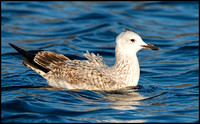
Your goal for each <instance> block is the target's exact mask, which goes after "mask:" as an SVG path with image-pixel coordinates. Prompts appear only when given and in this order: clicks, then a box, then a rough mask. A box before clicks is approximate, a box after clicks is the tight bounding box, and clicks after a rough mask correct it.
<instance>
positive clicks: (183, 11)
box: [1, 1, 199, 123]
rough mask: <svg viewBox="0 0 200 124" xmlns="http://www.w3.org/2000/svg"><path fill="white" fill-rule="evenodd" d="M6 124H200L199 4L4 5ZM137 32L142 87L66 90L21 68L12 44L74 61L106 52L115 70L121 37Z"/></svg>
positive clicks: (3, 101)
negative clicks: (142, 43)
mask: <svg viewBox="0 0 200 124" xmlns="http://www.w3.org/2000/svg"><path fill="white" fill-rule="evenodd" d="M1 8H2V9H1V26H2V28H1V40H2V42H1V67H2V68H1V119H2V122H24V123H26V122H141V123H150V122H165V123H167V122H179V123H181V122H199V77H198V75H199V56H198V54H199V52H198V50H199V40H198V39H199V28H198V27H199V2H194V1H190V2H181V1H179V2H170V1H166V2H158V1H155V2H150V1H146V2H114V1H113V2H53V1H51V2H46V1H43V2H25V1H24V2H6V1H4V2H1ZM126 29H128V30H134V31H136V32H137V33H138V34H139V35H141V36H142V38H143V40H144V41H145V42H147V43H151V44H155V45H156V46H158V47H159V49H160V51H158V52H157V51H150V50H144V49H143V50H141V51H139V52H138V54H137V55H138V59H139V62H140V67H141V74H140V80H139V85H138V87H135V88H133V87H129V88H127V89H123V90H119V91H110V92H105V91H89V90H63V89H55V88H51V87H49V86H48V85H47V82H46V80H45V79H43V78H42V77H41V76H39V75H38V74H36V73H35V72H34V71H32V70H31V69H29V68H26V67H24V66H22V65H21V60H20V59H19V58H17V57H21V55H20V54H18V53H17V52H16V51H15V50H14V49H13V48H11V47H10V46H9V45H8V43H9V42H11V43H13V44H16V45H18V46H20V47H22V48H23V49H26V50H28V51H30V52H33V53H37V52H38V51H40V50H49V51H53V52H56V53H60V54H64V55H66V56H68V57H69V58H70V59H81V60H84V59H85V57H84V56H83V53H84V52H85V51H86V50H89V51H90V52H94V53H95V54H97V53H99V54H100V55H102V56H103V58H104V61H105V62H106V63H107V64H108V65H109V66H112V65H113V64H114V61H115V54H114V50H115V37H116V36H117V35H118V34H119V33H120V32H122V31H125V30H126Z"/></svg>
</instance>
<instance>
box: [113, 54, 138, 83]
mask: <svg viewBox="0 0 200 124" xmlns="http://www.w3.org/2000/svg"><path fill="white" fill-rule="evenodd" d="M115 57H116V60H115V64H114V66H113V68H114V69H115V70H117V71H118V72H119V77H121V78H124V79H123V80H124V81H125V83H126V85H127V86H137V84H138V81H139V76H140V67H139V62H138V58H137V55H136V53H135V54H132V55H128V54H127V55H123V56H122V55H120V54H117V53H116V55H115Z"/></svg>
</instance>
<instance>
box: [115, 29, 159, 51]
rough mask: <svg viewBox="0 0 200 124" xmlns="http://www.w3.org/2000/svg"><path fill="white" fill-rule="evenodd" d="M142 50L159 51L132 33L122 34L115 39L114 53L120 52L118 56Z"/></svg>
mask: <svg viewBox="0 0 200 124" xmlns="http://www.w3.org/2000/svg"><path fill="white" fill-rule="evenodd" d="M142 48H145V49H150V50H159V49H158V48H157V47H156V46H154V45H151V44H148V43H145V42H144V41H143V40H142V38H141V37H140V36H139V35H138V34H136V33H134V32H132V31H126V32H122V33H120V34H119V35H118V36H117V38H116V52H120V53H118V54H122V55H132V54H136V53H137V52H138V51H139V50H140V49H142Z"/></svg>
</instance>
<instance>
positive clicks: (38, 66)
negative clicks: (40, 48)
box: [8, 43, 49, 72]
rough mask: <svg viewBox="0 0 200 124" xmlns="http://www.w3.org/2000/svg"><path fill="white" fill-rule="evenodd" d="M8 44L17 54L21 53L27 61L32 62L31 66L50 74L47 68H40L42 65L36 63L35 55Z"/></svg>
mask: <svg viewBox="0 0 200 124" xmlns="http://www.w3.org/2000/svg"><path fill="white" fill-rule="evenodd" d="M8 44H9V45H10V46H12V47H13V48H14V49H15V50H16V51H17V52H19V53H20V54H21V55H22V56H24V57H25V58H26V59H27V61H28V62H30V63H31V64H33V65H34V66H36V67H37V68H38V69H40V70H42V71H44V72H48V71H49V70H48V69H46V68H44V67H42V66H40V65H38V64H37V63H35V62H34V57H35V55H34V54H32V53H30V52H27V51H25V50H23V49H21V48H19V47H17V46H15V45H14V44H12V43H8ZM22 60H25V59H23V58H22Z"/></svg>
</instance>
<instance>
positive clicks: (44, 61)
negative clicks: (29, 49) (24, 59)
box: [34, 51, 71, 70]
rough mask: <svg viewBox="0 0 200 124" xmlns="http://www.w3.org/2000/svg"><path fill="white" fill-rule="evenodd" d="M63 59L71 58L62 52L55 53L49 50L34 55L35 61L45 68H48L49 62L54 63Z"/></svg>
mask: <svg viewBox="0 0 200 124" xmlns="http://www.w3.org/2000/svg"><path fill="white" fill-rule="evenodd" d="M64 61H71V60H70V59H69V58H67V57H66V56H64V55H62V54H56V53H54V52H50V51H41V52H38V53H37V54H36V56H35V57H34V62H35V63H37V64H38V65H40V66H42V67H44V68H47V69H50V65H51V64H56V63H58V62H64ZM50 70H51V69H50Z"/></svg>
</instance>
